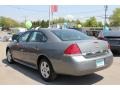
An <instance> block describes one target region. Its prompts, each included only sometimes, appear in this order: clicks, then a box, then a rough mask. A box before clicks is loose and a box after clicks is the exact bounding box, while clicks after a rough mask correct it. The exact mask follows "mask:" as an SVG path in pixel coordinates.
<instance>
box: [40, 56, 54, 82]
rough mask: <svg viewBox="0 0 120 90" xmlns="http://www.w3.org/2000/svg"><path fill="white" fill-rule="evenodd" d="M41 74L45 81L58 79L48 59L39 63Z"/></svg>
mask: <svg viewBox="0 0 120 90" xmlns="http://www.w3.org/2000/svg"><path fill="white" fill-rule="evenodd" d="M39 72H40V75H41V77H42V79H44V80H45V81H52V80H54V79H55V78H56V73H55V72H54V70H53V67H52V65H51V63H50V62H49V61H48V60H47V59H46V58H44V59H41V61H40V63H39Z"/></svg>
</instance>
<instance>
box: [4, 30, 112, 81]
mask: <svg viewBox="0 0 120 90" xmlns="http://www.w3.org/2000/svg"><path fill="white" fill-rule="evenodd" d="M6 55H7V61H8V62H9V63H14V62H19V63H21V64H24V65H27V66H29V67H31V68H34V69H37V70H39V73H40V75H41V77H42V78H43V79H44V80H45V81H51V80H54V79H55V78H56V76H57V74H66V75H74V76H81V75H87V74H91V73H93V72H96V71H99V70H102V69H105V68H107V67H109V66H110V65H111V64H112V62H113V55H112V53H111V50H110V46H109V44H108V43H107V42H106V41H102V40H97V39H93V38H91V37H89V36H87V35H85V34H83V33H81V32H79V31H76V30H72V29H65V30H61V29H40V30H37V31H36V30H30V31H27V32H24V33H22V34H20V35H17V36H16V38H14V41H13V42H11V43H10V44H9V45H8V46H7V48H6Z"/></svg>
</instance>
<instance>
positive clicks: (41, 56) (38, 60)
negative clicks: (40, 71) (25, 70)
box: [37, 55, 53, 68]
mask: <svg viewBox="0 0 120 90" xmlns="http://www.w3.org/2000/svg"><path fill="white" fill-rule="evenodd" d="M42 58H45V59H47V60H48V62H49V63H50V64H51V65H52V63H51V61H50V59H49V58H48V57H47V56H46V55H39V56H38V59H37V68H38V67H39V62H40V60H41V59H42ZM52 66H53V65H52Z"/></svg>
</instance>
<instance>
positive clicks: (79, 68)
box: [55, 53, 113, 76]
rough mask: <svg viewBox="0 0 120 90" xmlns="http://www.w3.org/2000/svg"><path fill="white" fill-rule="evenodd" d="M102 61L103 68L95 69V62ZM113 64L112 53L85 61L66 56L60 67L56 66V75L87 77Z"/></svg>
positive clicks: (80, 57) (76, 57) (82, 58)
mask: <svg viewBox="0 0 120 90" xmlns="http://www.w3.org/2000/svg"><path fill="white" fill-rule="evenodd" d="M99 59H104V66H102V67H97V66H96V60H99ZM112 62H113V55H112V53H111V54H109V55H107V56H106V55H105V56H102V57H98V58H91V59H85V58H84V57H83V56H72V57H69V56H66V57H64V60H63V61H62V62H61V63H60V65H57V66H56V69H55V71H56V73H60V74H67V75H73V76H81V75H87V74H90V73H93V72H96V71H99V70H102V69H105V68H107V67H109V66H110V65H111V64H112Z"/></svg>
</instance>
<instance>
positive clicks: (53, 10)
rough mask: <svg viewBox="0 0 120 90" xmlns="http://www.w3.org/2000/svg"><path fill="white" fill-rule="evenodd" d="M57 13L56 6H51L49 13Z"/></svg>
mask: <svg viewBox="0 0 120 90" xmlns="http://www.w3.org/2000/svg"><path fill="white" fill-rule="evenodd" d="M57 11H58V6H57V5H51V12H52V13H54V12H57Z"/></svg>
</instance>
